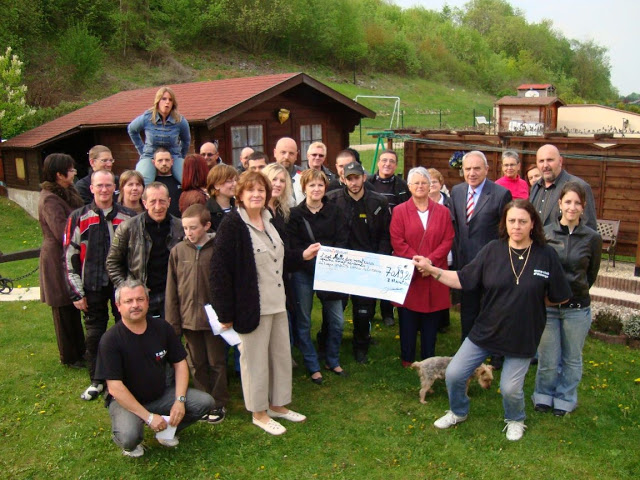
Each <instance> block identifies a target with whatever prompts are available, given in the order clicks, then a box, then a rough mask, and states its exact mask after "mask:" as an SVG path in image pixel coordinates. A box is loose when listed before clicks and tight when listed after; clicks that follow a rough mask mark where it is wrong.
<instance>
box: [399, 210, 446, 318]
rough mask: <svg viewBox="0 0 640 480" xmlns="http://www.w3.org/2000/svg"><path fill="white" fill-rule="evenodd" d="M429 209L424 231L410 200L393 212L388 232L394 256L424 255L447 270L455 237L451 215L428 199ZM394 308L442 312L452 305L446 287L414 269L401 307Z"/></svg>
mask: <svg viewBox="0 0 640 480" xmlns="http://www.w3.org/2000/svg"><path fill="white" fill-rule="evenodd" d="M428 210H429V218H428V221H427V229H426V232H425V229H424V228H423V227H422V222H421V221H420V217H419V216H418V208H417V207H416V205H415V203H414V202H413V200H412V199H409V200H407V201H406V202H404V203H402V204H400V205H398V206H397V207H395V208H394V209H393V215H392V217H391V229H390V232H391V246H392V247H393V254H394V255H395V256H397V257H404V258H413V256H414V255H423V256H425V257H428V258H429V259H430V260H431V261H432V262H433V264H434V265H436V266H438V267H440V268H442V269H444V270H447V254H448V253H449V251H450V250H451V244H452V243H453V236H454V232H453V224H452V222H451V214H450V213H449V209H448V208H447V207H444V206H442V205H439V204H437V203H435V202H434V201H433V200H431V199H429V204H428ZM423 237H424V238H423ZM418 248H419V249H418ZM396 306H401V307H406V308H408V309H410V310H413V311H415V312H422V313H430V312H437V311H438V310H444V309H446V308H449V307H450V306H451V303H450V300H449V287H447V286H445V285H443V284H442V283H440V282H438V281H437V280H435V279H434V278H433V277H423V276H422V274H420V273H419V272H418V271H417V270H414V272H413V278H412V279H411V285H410V286H409V291H408V293H407V297H406V298H405V301H404V304H403V305H396Z"/></svg>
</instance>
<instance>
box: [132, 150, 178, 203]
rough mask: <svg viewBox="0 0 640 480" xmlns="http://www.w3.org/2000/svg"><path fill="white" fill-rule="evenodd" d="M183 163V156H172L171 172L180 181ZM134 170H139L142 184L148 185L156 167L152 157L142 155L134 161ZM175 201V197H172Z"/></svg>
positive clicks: (154, 174)
mask: <svg viewBox="0 0 640 480" xmlns="http://www.w3.org/2000/svg"><path fill="white" fill-rule="evenodd" d="M183 165H184V158H182V157H173V167H171V173H173V176H174V177H176V180H178V182H180V183H182V167H183ZM136 170H137V171H138V172H140V173H141V174H142V176H143V178H144V184H145V185H149V184H150V183H151V182H153V181H154V180H155V179H156V167H155V165H154V164H153V158H151V157H147V156H145V155H142V156H141V157H140V159H139V160H138V163H136ZM172 200H173V201H175V202H177V201H178V200H177V199H172Z"/></svg>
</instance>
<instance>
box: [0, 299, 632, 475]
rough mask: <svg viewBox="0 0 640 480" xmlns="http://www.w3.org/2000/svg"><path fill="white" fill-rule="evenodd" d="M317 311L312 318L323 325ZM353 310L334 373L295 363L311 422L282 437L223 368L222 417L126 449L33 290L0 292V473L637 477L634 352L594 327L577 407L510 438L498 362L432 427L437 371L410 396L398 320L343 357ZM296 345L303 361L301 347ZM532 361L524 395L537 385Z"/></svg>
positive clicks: (439, 402)
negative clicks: (464, 409)
mask: <svg viewBox="0 0 640 480" xmlns="http://www.w3.org/2000/svg"><path fill="white" fill-rule="evenodd" d="M318 311H319V309H317V308H316V309H314V315H315V318H314V324H315V325H316V327H317V326H318ZM453 317H454V318H453V325H452V329H451V332H450V333H448V334H446V335H441V336H440V338H439V340H438V345H437V353H438V354H441V355H449V354H452V353H453V352H454V351H455V349H456V347H457V344H458V341H457V338H458V332H459V323H458V319H457V315H455V314H454V315H453ZM350 318H351V316H350V314H347V322H346V323H345V338H344V340H343V347H342V360H343V366H344V367H345V369H346V370H347V371H348V372H349V373H350V376H349V377H348V378H340V377H337V376H334V375H332V374H330V373H327V374H326V375H325V378H326V380H325V383H324V385H322V386H316V385H314V384H312V383H311V382H310V381H309V379H308V375H307V374H306V373H305V371H304V368H303V367H298V368H296V369H295V370H294V385H293V391H294V399H293V403H292V405H291V407H292V408H294V409H296V410H298V411H300V412H303V413H305V414H306V415H307V416H308V421H307V422H306V423H305V424H301V425H291V424H288V425H287V427H288V432H287V433H286V434H285V435H284V436H282V437H271V436H269V435H267V434H265V433H264V432H262V431H260V430H259V429H257V428H256V427H255V426H253V425H251V422H250V415H249V414H248V413H247V412H246V411H245V409H244V405H243V402H242V400H241V398H242V397H241V389H240V385H239V382H238V380H237V379H235V378H233V379H232V380H231V386H230V390H231V396H232V401H231V403H230V405H229V415H228V417H227V420H225V421H224V422H223V423H222V424H220V425H217V426H211V425H206V424H205V425H203V424H197V425H194V426H193V427H191V428H189V429H188V430H185V432H183V434H182V435H181V444H180V446H179V447H178V448H177V450H175V451H167V450H165V449H164V448H162V447H160V446H159V445H158V444H157V442H155V440H154V439H153V438H152V436H151V434H150V432H149V431H147V432H146V438H145V444H146V445H147V451H146V453H145V455H144V457H142V458H141V459H137V460H134V459H128V458H124V457H122V456H121V455H120V451H119V449H118V448H117V447H116V446H115V445H114V444H113V443H112V441H111V439H110V422H109V416H108V413H107V411H106V410H105V409H104V408H103V406H102V404H101V402H100V401H95V402H91V403H88V402H84V401H82V400H80V398H79V394H80V393H81V392H82V391H83V390H84V388H86V386H87V381H88V378H87V374H86V372H81V371H77V370H70V369H67V368H64V367H62V366H60V364H59V362H58V353H57V349H56V343H55V337H54V333H53V325H52V322H51V313H50V309H49V308H48V307H46V306H44V305H42V304H39V303H37V302H15V303H0V378H2V382H1V383H0V385H1V386H0V436H1V438H2V440H1V441H2V455H0V472H2V473H0V477H3V478H19V479H22V478H51V479H58V478H60V479H69V478H87V479H94V478H95V479H98V478H100V479H102V478H127V479H129V478H143V479H147V478H149V479H155V478H184V479H200V478H202V479H204V478H221V479H249V478H256V479H260V478H263V479H292V480H298V479H314V478H327V479H328V478H332V479H334V478H335V479H362V478H371V479H403V480H404V479H431V478H434V479H435V478H438V479H457V478H470V479H494V478H495V479H503V478H525V479H539V478H580V479H616V480H618V479H632V478H637V474H638V471H640V461H639V459H638V455H637V451H636V450H637V446H638V444H639V442H640V425H639V423H638V422H639V408H640V401H639V399H640V385H637V384H634V379H635V378H638V377H640V371H639V369H638V363H640V360H639V359H638V354H637V351H632V350H629V349H628V348H627V347H621V346H609V345H605V344H602V343H599V342H597V341H595V340H591V339H588V340H587V344H586V347H585V355H584V359H585V372H584V378H583V381H582V384H581V386H580V391H579V395H580V407H579V408H578V409H577V410H576V412H575V413H574V414H571V415H569V416H567V417H565V418H556V417H553V416H552V415H548V414H538V413H535V412H533V409H532V406H531V404H530V402H529V401H527V413H528V419H527V422H526V423H527V425H528V429H527V431H526V433H525V435H524V437H523V439H522V440H521V441H519V442H515V443H511V442H508V441H507V440H506V439H505V436H504V433H502V432H501V430H502V428H503V425H504V424H503V420H502V415H503V412H502V406H501V400H500V395H499V393H498V381H497V379H498V378H499V374H497V378H496V382H495V383H494V385H493V387H492V388H491V389H490V390H488V391H484V390H482V389H481V388H480V387H479V386H478V385H477V384H472V386H471V388H470V392H469V393H470V396H471V398H472V404H471V413H470V416H469V420H468V421H467V422H465V423H464V424H461V425H459V426H457V427H455V428H453V429H450V430H447V431H438V430H436V429H435V428H434V427H433V426H432V423H433V421H434V420H435V419H436V418H438V417H439V416H440V415H442V414H443V412H444V411H445V410H446V409H447V408H448V404H447V397H446V389H445V385H444V383H443V382H441V381H440V382H437V383H436V384H435V385H434V387H435V393H434V394H433V395H431V396H429V397H428V398H427V399H428V404H426V405H422V404H420V403H419V402H418V390H419V382H418V377H417V375H416V373H415V372H414V371H413V370H411V369H402V368H401V366H400V361H399V358H398V353H399V345H398V340H397V338H396V332H397V327H395V328H389V327H384V326H381V325H380V324H379V323H376V324H375V326H374V330H373V335H374V337H375V338H376V340H377V342H378V344H377V345H375V346H373V347H372V348H371V351H370V359H371V361H370V363H369V364H368V365H359V364H355V363H354V362H353V360H352V358H351V355H350V350H351V349H350V341H351V332H352V327H351V323H350V321H349V319H350ZM294 356H295V358H296V360H297V361H298V363H299V364H300V365H302V361H301V357H300V354H299V352H297V351H295V353H294ZM534 377H535V370H534V369H533V368H532V369H531V371H530V372H529V374H528V376H527V382H526V388H525V393H526V395H527V398H528V396H529V395H530V394H531V392H532V390H533V381H534Z"/></svg>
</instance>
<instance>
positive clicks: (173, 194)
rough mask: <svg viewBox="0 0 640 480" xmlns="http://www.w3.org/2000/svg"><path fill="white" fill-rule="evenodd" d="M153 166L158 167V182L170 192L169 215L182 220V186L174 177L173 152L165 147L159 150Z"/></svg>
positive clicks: (154, 156) (155, 155)
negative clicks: (180, 206)
mask: <svg viewBox="0 0 640 480" xmlns="http://www.w3.org/2000/svg"><path fill="white" fill-rule="evenodd" d="M153 166H154V167H156V182H160V183H162V184H163V185H164V186H165V187H167V190H169V198H170V199H171V203H170V204H169V214H170V215H173V216H174V217H176V218H181V217H182V214H181V213H180V208H178V201H179V200H180V195H181V194H182V185H181V184H180V182H179V181H178V179H177V178H176V177H174V176H173V170H172V168H173V157H172V156H171V152H169V150H167V149H166V148H164V147H160V148H158V149H157V150H156V151H155V152H154V153H153Z"/></svg>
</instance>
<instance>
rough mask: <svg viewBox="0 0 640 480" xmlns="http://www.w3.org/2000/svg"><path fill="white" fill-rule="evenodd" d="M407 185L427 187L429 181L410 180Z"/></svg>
mask: <svg viewBox="0 0 640 480" xmlns="http://www.w3.org/2000/svg"><path fill="white" fill-rule="evenodd" d="M409 185H413V186H414V187H428V186H429V182H411V183H410V184H409Z"/></svg>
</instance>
